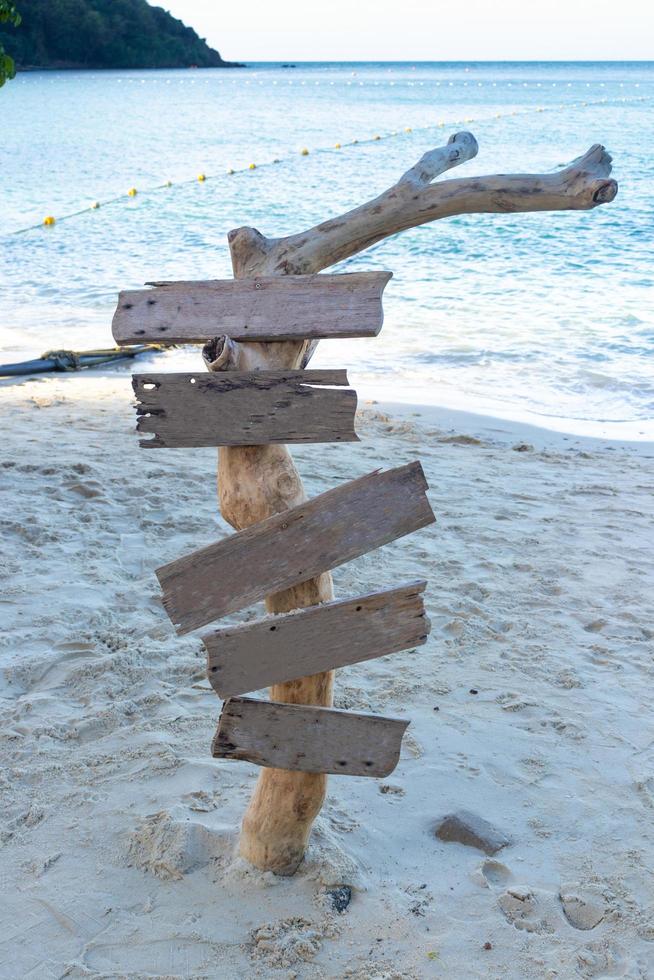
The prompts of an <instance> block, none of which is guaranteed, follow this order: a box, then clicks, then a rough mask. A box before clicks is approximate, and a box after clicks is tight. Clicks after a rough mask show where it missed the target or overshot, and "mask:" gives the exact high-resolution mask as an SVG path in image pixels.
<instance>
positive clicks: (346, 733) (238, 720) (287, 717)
mask: <svg viewBox="0 0 654 980" xmlns="http://www.w3.org/2000/svg"><path fill="white" fill-rule="evenodd" d="M408 724H409V722H408V721H406V720H405V719H403V718H386V717H384V716H382V715H369V714H362V713H359V712H353V711H339V710H338V709H336V708H315V707H310V706H308V705H301V704H284V703H280V702H276V701H257V700H254V699H253V698H230V699H229V700H228V701H226V702H225V704H224V705H223V710H222V713H221V715H220V721H219V723H218V730H217V732H216V734H215V736H214V740H213V742H212V745H211V752H212V755H213V757H214V758H215V759H240V760H243V761H245V762H254V763H255V764H256V765H258V766H266V767H272V768H278V769H287V770H291V771H299V772H319V773H334V774H338V775H341V776H377V777H382V776H388V775H389V774H390V773H392V772H393V769H395V767H396V765H397V763H398V761H399V758H400V749H401V747H402V736H403V735H404V732H405V731H406V729H407V726H408Z"/></svg>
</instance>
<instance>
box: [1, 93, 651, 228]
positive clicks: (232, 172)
mask: <svg viewBox="0 0 654 980" xmlns="http://www.w3.org/2000/svg"><path fill="white" fill-rule="evenodd" d="M646 98H647V97H646V96H644V95H641V96H635V97H633V98H627V97H622V98H616V99H607V98H603V99H596V100H594V101H582V102H570V103H567V104H565V103H564V104H561V105H556V106H537V107H535V108H530V109H514V110H511V111H509V112H497V113H494V115H492V116H480V117H478V118H477V119H474V118H471V117H469V116H467V117H465V118H464V119H454V120H450V121H447V120H444V119H441V120H439V121H438V122H437V123H432V124H431V125H429V126H405V128H404V129H403V130H393V131H392V132H390V133H384V134H383V135H375V136H369V137H367V138H365V139H355V140H349V141H348V142H346V143H335V144H334V145H333V146H322V147H316V148H315V149H314V150H313V151H310V150H309V149H308V148H307V147H304V148H303V149H301V150H299V151H298V152H299V155H300V156H303V157H308V156H309V155H310V153H311V152H313V153H331V152H337V151H339V150H345V149H350V148H351V147H354V146H365V145H367V144H370V143H378V142H381V141H382V140H389V139H394V138H397V137H398V136H404V135H406V134H409V133H421V132H426V131H427V130H433V129H443V128H445V127H450V126H461V125H466V124H468V123H474V122H480V123H481V122H492V121H493V120H494V119H506V118H509V117H510V116H527V115H531V114H533V113H537V112H557V111H560V110H561V109H579V108H584V107H587V106H596V105H609V104H611V103H617V104H622V103H629V102H644V101H645V100H646ZM290 159H291V158H290V157H285V158H284V159H283V160H282V159H280V158H278V157H276V158H275V159H274V160H268V161H264V162H263V163H250V164H248V165H247V166H246V167H239V168H237V169H234V168H233V167H229V168H228V169H227V170H226V171H223V173H220V174H205V173H199V174H198V175H197V177H194V178H187V179H186V180H178V181H175V182H173V181H172V180H167V181H165V182H164V183H163V184H155V186H154V187H148V188H147V189H146V190H144V191H141V190H139V189H138V188H136V187H130V188H129V190H128V191H127V193H126V194H118V195H116V197H111V198H108V199H107V200H105V201H93V203H92V204H89V205H87V206H86V207H84V208H80V209H79V210H78V211H71V212H70V213H69V214H64V215H61V216H60V217H55V216H54V215H51V214H48V215H46V217H45V218H44V219H43V221H42V222H39V223H38V224H35V225H28V226H27V227H26V228H18V229H17V230H16V231H11V232H8V233H7V235H6V237H8V238H10V237H13V236H14V235H24V234H26V233H27V232H29V231H36V230H37V229H42V228H43V227H46V228H52V227H53V226H54V225H56V224H59V223H61V222H62V221H70V220H71V219H72V218H78V217H79V216H80V215H82V214H88V213H89V212H91V211H97V210H99V209H100V208H106V207H109V206H110V205H112V204H118V203H120V202H121V201H125V199H126V198H130V197H131V198H135V197H137V195H139V194H146V195H147V194H154V193H158V192H159V191H163V190H168V189H170V188H171V187H184V186H188V185H189V184H194V183H196V182H199V183H201V184H204V183H206V182H207V181H210V180H224V179H226V178H229V177H236V176H238V175H240V174H246V173H250V172H251V171H253V170H261V169H263V168H266V167H273V166H275V165H277V164H280V163H285V162H288V161H289V160H290Z"/></svg>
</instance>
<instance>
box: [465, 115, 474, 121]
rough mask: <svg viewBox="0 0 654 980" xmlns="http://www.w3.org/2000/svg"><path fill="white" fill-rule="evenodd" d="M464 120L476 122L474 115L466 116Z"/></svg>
mask: <svg viewBox="0 0 654 980" xmlns="http://www.w3.org/2000/svg"><path fill="white" fill-rule="evenodd" d="M463 121H464V122H474V119H473V118H472V116H466V118H465V119H464V120H463Z"/></svg>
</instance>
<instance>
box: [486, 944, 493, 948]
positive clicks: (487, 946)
mask: <svg viewBox="0 0 654 980" xmlns="http://www.w3.org/2000/svg"><path fill="white" fill-rule="evenodd" d="M492 948H493V944H492V943H484V949H492Z"/></svg>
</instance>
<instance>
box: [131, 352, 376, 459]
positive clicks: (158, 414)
mask: <svg viewBox="0 0 654 980" xmlns="http://www.w3.org/2000/svg"><path fill="white" fill-rule="evenodd" d="M347 383H348V382H347V374H346V372H345V371H250V372H236V371H230V372H229V373H228V374H207V373H204V372H201V373H199V374H135V375H132V387H133V388H134V393H135V395H136V397H137V399H138V400H139V403H140V404H139V405H137V407H136V413H137V415H138V416H139V419H138V422H137V426H136V428H137V431H138V432H142V433H153V438H152V439H141V441H140V445H141V446H142V447H143V448H145V449H152V448H168V449H179V448H189V447H194V446H259V445H267V444H269V443H307V442H358V436H357V434H356V433H355V431H354V416H355V414H356V407H357V395H356V392H355V391H353V390H352V389H351V388H346V389H344V390H340V391H339V390H338V389H337V388H330V387H324V386H326V385H337V386H344V385H347Z"/></svg>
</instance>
